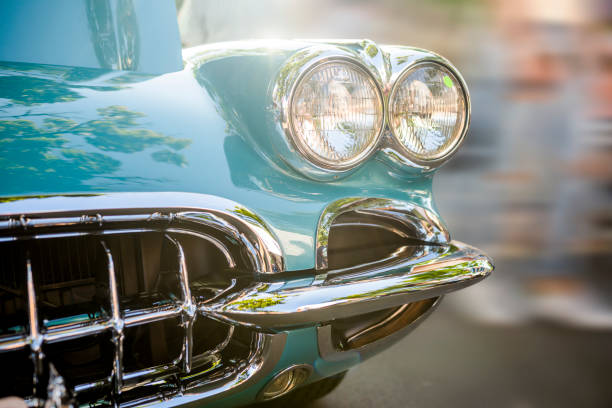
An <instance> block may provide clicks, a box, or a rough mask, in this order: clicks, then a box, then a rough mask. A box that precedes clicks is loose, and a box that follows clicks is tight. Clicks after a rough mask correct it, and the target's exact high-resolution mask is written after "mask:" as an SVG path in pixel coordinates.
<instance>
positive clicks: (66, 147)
mask: <svg viewBox="0 0 612 408" xmlns="http://www.w3.org/2000/svg"><path fill="white" fill-rule="evenodd" d="M0 34H1V37H0V38H1V40H0V61H2V62H1V63H0V152H1V153H0V164H1V168H2V182H1V183H0V197H1V198H0V268H1V269H0V313H1V317H0V367H1V370H0V397H3V398H4V399H3V400H1V401H0V405H2V404H4V405H3V406H20V405H23V404H27V405H30V406H43V405H44V406H45V407H53V406H73V405H74V406H76V405H79V406H90V407H93V406H106V405H109V406H110V405H113V406H114V405H121V406H126V407H128V406H129V407H132V406H142V405H157V404H159V405H162V406H166V407H170V406H200V405H209V404H210V405H211V406H215V405H219V406H236V405H243V404H249V403H254V402H259V401H266V400H272V399H275V398H277V397H281V399H280V400H281V401H284V402H283V403H284V404H288V403H290V401H291V399H292V398H293V399H294V400H295V399H299V400H300V401H302V402H303V401H304V400H305V399H313V398H317V397H320V396H322V395H324V394H325V393H326V392H328V391H330V390H331V389H332V388H333V387H334V386H335V385H337V384H338V383H339V381H340V380H341V379H342V376H343V375H344V373H345V372H346V371H347V370H348V369H350V368H351V367H353V366H355V365H356V364H358V363H360V362H361V361H363V360H364V359H366V358H369V357H370V356H373V355H375V354H376V353H378V352H380V351H382V350H384V349H385V348H387V347H389V346H390V345H391V344H393V343H394V342H396V341H397V340H398V339H401V338H402V337H403V336H405V335H406V334H407V333H408V332H410V331H411V330H412V329H413V328H414V327H415V326H416V325H418V324H419V323H420V322H421V321H422V320H423V319H424V318H425V317H427V316H428V314H429V313H430V312H431V311H432V310H433V309H434V307H435V306H436V305H437V304H438V302H439V300H440V299H441V297H442V296H443V295H444V294H446V293H448V292H451V291H454V290H457V289H460V288H464V287H466V286H469V285H472V284H474V283H476V282H478V281H480V280H481V279H483V278H484V277H486V276H487V275H488V274H490V273H491V271H492V270H493V265H492V262H491V260H490V259H489V258H488V257H487V256H486V255H484V254H483V253H482V252H481V251H479V250H477V249H475V248H473V247H471V246H469V245H466V244H464V243H461V242H459V241H452V240H451V238H450V235H449V232H448V230H447V228H446V227H445V224H444V222H443V221H442V219H441V217H440V215H439V214H438V211H437V210H436V206H435V203H434V199H433V196H432V180H433V176H434V173H435V171H436V169H437V168H439V166H440V165H442V164H443V163H444V162H445V161H447V160H448V159H450V158H451V156H452V155H453V154H454V153H455V152H456V151H457V149H458V148H459V146H460V144H461V142H462V140H463V138H464V136H465V134H466V131H467V128H468V124H469V117H470V101H469V95H468V90H467V87H466V84H465V83H464V81H463V79H462V78H461V75H460V74H459V72H458V71H457V70H456V69H455V68H454V67H453V66H452V65H451V64H450V63H449V62H448V61H447V60H445V59H444V58H442V57H440V56H439V55H436V54H434V53H432V52H429V51H425V50H422V49H415V48H410V47H405V46H386V45H385V46H383V45H378V44H376V43H374V42H372V41H370V40H356V41H346V40H342V41H245V42H234V43H220V44H211V45H204V46H199V47H196V48H191V49H185V50H181V42H180V38H179V32H178V26H177V18H176V6H175V3H174V1H172V0H168V1H166V0H163V1H157V2H156V3H155V7H151V4H150V3H149V2H148V1H145V0H82V1H68V0H61V1H53V2H45V1H31V0H28V1H8V2H2V3H1V4H0ZM407 369H409V368H407ZM8 397H12V398H10V399H7V398H8ZM277 401H278V400H277Z"/></svg>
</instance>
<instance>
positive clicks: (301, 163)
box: [273, 47, 387, 181]
mask: <svg viewBox="0 0 612 408" xmlns="http://www.w3.org/2000/svg"><path fill="white" fill-rule="evenodd" d="M294 58H295V59H296V61H291V59H290V60H289V61H288V63H286V64H285V66H286V67H289V68H288V70H287V72H285V73H283V74H282V75H281V76H279V78H277V81H276V83H275V86H274V91H273V97H274V101H275V105H276V107H277V109H278V113H279V121H280V125H281V127H282V129H283V132H284V136H285V140H286V142H287V143H286V145H287V146H286V147H288V149H289V151H290V152H293V153H294V154H287V155H285V154H283V155H282V156H283V160H284V161H285V162H287V163H289V164H290V165H291V166H292V167H293V168H295V169H296V170H298V171H300V172H302V173H303V174H305V175H307V176H309V177H311V178H315V179H319V180H325V181H329V180H334V179H336V178H338V177H339V176H343V175H346V174H348V173H350V172H351V171H352V170H354V169H356V168H357V167H359V166H360V165H361V164H363V163H364V162H366V161H367V159H368V158H369V157H370V156H371V155H372V154H374V153H376V151H377V150H378V147H379V145H380V142H381V139H382V136H383V133H384V131H385V128H386V123H387V120H386V113H385V112H386V103H385V97H384V95H383V92H382V90H381V85H380V84H381V80H380V78H378V77H377V76H376V75H375V73H374V72H373V71H372V70H371V69H369V68H368V67H367V66H366V65H365V64H364V63H363V62H362V61H360V60H359V58H358V57H357V56H356V55H353V54H352V53H350V52H348V51H346V50H342V49H337V48H333V49H332V48H329V47H311V48H310V49H308V52H307V54H306V55H296V56H294ZM333 63H341V64H345V65H348V66H350V68H351V69H354V70H357V71H358V72H359V73H361V74H363V75H364V77H365V78H366V79H367V81H368V83H369V84H370V85H371V87H372V89H373V91H374V92H375V95H376V98H377V103H378V104H379V106H380V109H381V118H380V121H379V123H378V128H377V129H376V132H375V136H374V137H373V139H372V142H370V143H369V144H368V145H367V148H366V149H365V150H364V151H363V152H362V153H360V154H359V155H358V156H357V157H356V158H354V159H351V160H350V161H346V162H344V163H338V162H331V161H325V160H322V159H321V158H320V157H318V156H316V155H315V154H312V152H311V150H310V148H309V147H308V146H306V145H305V143H304V141H303V140H302V139H301V138H300V136H299V135H298V134H297V131H296V129H295V125H294V118H293V114H292V112H293V103H294V98H295V95H296V94H297V90H298V88H299V86H300V85H301V83H302V82H303V81H304V79H306V78H308V75H309V74H310V73H311V72H312V71H313V70H315V69H318V68H320V67H323V66H325V65H327V64H333Z"/></svg>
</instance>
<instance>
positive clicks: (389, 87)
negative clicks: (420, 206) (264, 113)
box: [272, 40, 471, 181]
mask: <svg viewBox="0 0 612 408" xmlns="http://www.w3.org/2000/svg"><path fill="white" fill-rule="evenodd" d="M310 42H311V43H313V45H310V46H307V47H305V48H303V49H300V50H299V51H297V52H296V53H294V54H293V55H292V56H291V57H289V59H288V60H287V61H286V62H285V63H284V64H283V66H282V67H281V69H280V70H279V74H278V75H277V78H276V80H275V83H274V87H273V91H272V102H273V105H272V111H273V112H274V116H275V117H274V118H275V120H276V121H277V123H278V125H279V127H280V132H279V133H280V134H282V137H280V138H278V139H279V140H277V141H278V143H276V144H275V147H277V154H278V157H279V159H280V160H281V161H283V162H285V163H287V164H288V165H289V166H291V167H292V168H293V169H295V170H297V171H298V172H300V173H302V174H304V175H306V176H307V177H310V178H313V179H316V180H320V181H333V180H336V179H338V178H339V177H344V176H347V175H349V174H350V173H351V172H352V171H354V170H355V169H356V168H358V167H359V166H360V165H361V164H363V163H365V162H366V161H367V159H368V158H370V157H372V156H376V158H379V157H380V159H381V160H382V161H384V162H386V163H388V164H389V165H391V167H393V168H394V169H396V170H398V171H399V172H401V173H414V172H423V171H431V170H434V169H436V168H437V167H438V166H440V165H441V164H442V163H443V162H445V161H446V160H448V159H450V158H451V157H452V156H453V154H454V153H455V152H456V150H457V149H458V148H459V147H460V145H461V144H462V142H463V140H464V138H465V134H466V132H467V130H468V128H469V122H470V117H471V104H470V96H469V91H468V88H467V85H466V83H465V80H464V79H463V77H462V76H461V74H460V73H459V71H458V70H457V69H456V68H455V67H454V66H453V65H452V64H451V63H450V62H449V61H448V60H446V59H445V58H443V57H442V56H440V55H437V54H435V53H433V52H430V51H426V50H422V49H418V48H411V47H401V46H387V45H384V46H378V45H377V44H375V43H374V42H372V41H369V40H363V41H361V42H360V43H356V42H355V41H336V42H329V43H327V44H320V43H317V41H316V40H315V41H310ZM355 46H359V47H358V48H357V49H356V47H355ZM332 60H345V61H348V62H350V63H352V64H355V65H357V66H360V67H362V68H363V69H365V71H366V72H367V73H369V74H370V76H371V78H372V79H374V81H375V82H376V84H377V86H378V89H379V90H380V92H381V97H382V104H383V117H384V119H383V127H382V130H381V135H380V137H379V138H378V143H377V145H376V147H375V148H373V151H372V152H370V154H369V155H368V156H367V157H364V159H363V160H362V161H360V162H359V163H356V164H355V165H354V166H353V167H351V168H349V169H344V170H342V169H340V170H338V169H333V168H326V167H325V166H320V165H318V164H317V163H313V162H311V161H309V160H308V159H307V158H306V156H304V155H303V154H302V153H303V152H300V150H299V148H298V147H296V146H295V143H294V142H293V141H292V139H293V135H292V133H291V123H290V121H291V114H290V113H291V111H290V109H289V108H290V102H291V99H292V97H293V94H294V91H295V88H296V86H297V84H298V83H299V81H300V79H301V78H302V77H303V76H304V75H305V73H307V72H308V70H309V69H311V68H312V67H313V66H317V64H321V63H325V62H326V61H332ZM425 62H430V63H436V64H440V65H443V66H445V67H446V68H447V69H449V70H450V71H451V72H452V73H453V74H454V75H455V76H456V77H457V79H458V80H459V82H460V84H461V88H462V91H463V94H464V96H465V99H466V122H465V127H464V131H463V132H462V135H461V137H460V140H459V141H458V143H457V144H456V146H455V147H454V148H453V149H452V151H450V152H449V153H448V154H447V155H446V156H444V157H443V158H440V159H436V160H419V159H418V158H416V157H413V155H411V154H409V152H408V153H407V152H406V149H405V148H404V147H403V145H402V144H401V142H399V141H398V140H397V138H396V137H395V136H394V135H393V131H392V130H391V129H390V126H389V101H390V100H391V93H392V92H393V91H394V89H395V85H396V83H397V82H398V81H399V80H400V79H401V77H402V76H403V75H407V74H406V72H407V71H409V70H410V69H412V68H413V67H414V66H415V65H418V64H421V63H425ZM273 136H275V135H273ZM376 151H381V152H382V153H383V154H382V155H380V156H378V155H376Z"/></svg>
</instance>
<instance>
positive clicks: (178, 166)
mask: <svg viewBox="0 0 612 408" xmlns="http://www.w3.org/2000/svg"><path fill="white" fill-rule="evenodd" d="M307 45H308V44H306V43H297V42H296V43H291V42H283V43H280V45H276V46H270V47H268V48H265V49H262V48H259V47H253V46H252V44H250V45H249V43H233V44H223V45H220V46H219V45H217V48H215V49H213V48H210V49H209V48H203V49H200V50H199V51H198V53H196V54H197V55H196V56H195V57H193V58H191V62H190V63H189V64H188V65H187V66H186V68H185V69H184V70H182V71H179V72H173V73H167V74H163V75H156V76H154V75H145V74H139V73H130V72H125V71H112V70H101V69H89V68H80V67H60V66H50V65H39V64H24V63H1V64H0V167H1V168H2V169H3V170H2V171H3V176H4V177H3V181H2V182H1V184H0V196H4V197H10V196H25V195H46V194H75V193H95V192H134V191H150V192H155V191H182V192H196V193H205V194H212V195H217V196H220V197H225V198H229V199H231V200H233V201H236V202H238V203H240V204H242V205H244V206H246V207H248V208H250V209H251V210H253V211H255V212H256V213H257V214H259V215H260V216H261V217H262V218H263V219H264V220H265V222H266V223H267V224H268V225H269V226H270V227H271V229H272V230H273V232H274V233H275V234H276V236H277V237H278V239H279V241H280V243H281V246H282V248H283V251H284V254H285V257H286V266H287V269H288V270H301V269H310V268H312V267H313V266H314V260H315V251H314V243H315V242H314V241H315V231H316V226H317V222H318V218H319V216H320V214H321V212H322V211H323V209H324V208H325V207H326V206H327V205H329V204H330V203H331V202H333V201H335V200H337V199H340V198H344V197H354V196H362V197H384V198H392V199H397V200H404V201H410V202H414V203H416V204H417V205H420V206H423V207H425V208H428V209H431V210H433V211H434V212H435V208H434V203H433V199H432V193H431V182H432V178H431V177H432V174H431V173H423V174H421V173H419V172H412V173H401V172H400V173H398V172H397V171H396V170H395V169H394V168H393V166H391V165H389V164H388V160H385V157H384V153H382V152H379V153H377V154H376V155H375V156H373V157H372V158H370V159H369V160H368V162H366V163H365V164H363V165H362V166H361V167H359V168H358V169H357V170H356V171H355V172H353V173H352V174H350V175H349V176H347V177H345V178H341V179H338V180H335V181H332V182H319V181H314V180H311V179H309V178H307V177H305V176H304V175H302V174H300V173H298V172H297V171H295V170H292V169H291V168H289V167H288V166H285V165H284V164H283V161H282V158H279V157H278V156H277V154H276V152H275V150H274V146H273V145H271V144H272V142H270V141H271V140H274V138H277V137H278V132H281V129H280V127H279V124H278V121H277V119H276V117H275V116H274V114H273V113H272V111H271V106H272V97H271V88H272V86H273V83H274V80H275V78H276V75H277V74H278V71H279V69H280V67H281V65H282V64H283V62H284V61H286V59H287V58H288V57H289V56H291V55H292V54H293V53H295V52H296V51H298V50H299V49H301V48H303V47H305V46H307ZM354 46H355V47H358V44H357V43H356V45H354ZM245 49H247V50H248V52H247V51H245ZM211 50H212V51H211ZM275 132H276V134H275ZM202 205H203V206H205V205H206V203H202Z"/></svg>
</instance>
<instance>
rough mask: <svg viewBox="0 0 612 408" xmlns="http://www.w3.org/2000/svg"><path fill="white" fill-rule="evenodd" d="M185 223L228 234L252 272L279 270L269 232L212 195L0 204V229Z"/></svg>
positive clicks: (54, 198)
mask: <svg viewBox="0 0 612 408" xmlns="http://www.w3.org/2000/svg"><path fill="white" fill-rule="evenodd" d="M160 219H162V220H170V221H171V220H173V219H178V220H181V219H182V220H185V221H190V222H196V223H200V224H203V225H205V226H207V227H210V228H214V229H217V230H219V231H221V232H223V233H226V234H228V235H231V236H232V237H234V238H235V239H236V240H237V241H239V242H241V243H242V244H243V246H244V248H245V250H246V251H248V255H249V258H250V259H251V261H252V262H253V263H254V265H255V266H254V272H256V273H261V274H273V273H278V272H283V271H284V270H285V263H284V258H283V253H282V249H281V246H280V244H279V242H278V240H277V238H276V237H275V236H274V234H273V233H272V231H271V230H270V229H269V228H268V227H267V226H266V225H265V224H264V223H263V221H261V219H260V218H259V217H258V216H257V215H256V214H255V213H254V212H252V211H250V210H248V209H247V208H245V207H243V206H241V205H239V204H238V203H235V202H233V201H231V200H226V199H223V198H220V197H217V196H211V195H206V194H196V193H173V192H158V193H104V194H92V195H80V196H79V195H66V196H59V195H56V196H48V197H43V198H34V197H24V198H22V199H18V200H15V201H10V202H5V203H0V230H2V229H13V228H21V229H23V230H26V231H32V233H33V234H32V235H36V234H35V231H36V229H37V228H40V227H51V226H62V227H65V226H71V225H86V224H93V225H95V224H99V225H102V224H106V223H116V222H125V221H143V222H146V221H149V220H160Z"/></svg>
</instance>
